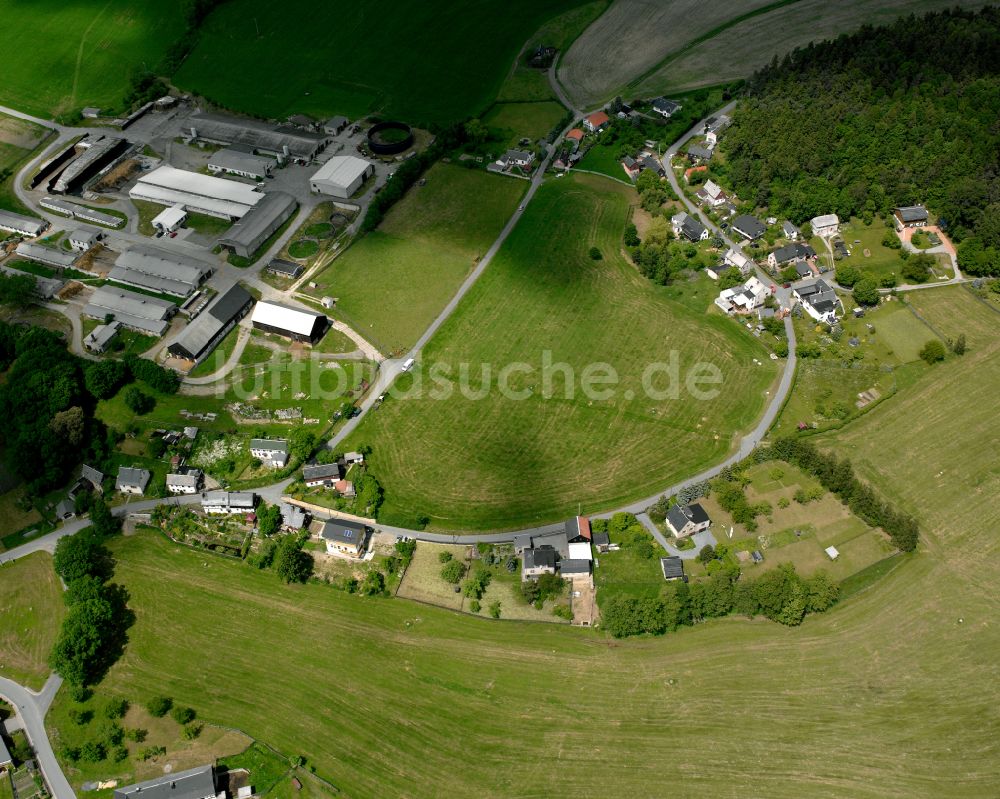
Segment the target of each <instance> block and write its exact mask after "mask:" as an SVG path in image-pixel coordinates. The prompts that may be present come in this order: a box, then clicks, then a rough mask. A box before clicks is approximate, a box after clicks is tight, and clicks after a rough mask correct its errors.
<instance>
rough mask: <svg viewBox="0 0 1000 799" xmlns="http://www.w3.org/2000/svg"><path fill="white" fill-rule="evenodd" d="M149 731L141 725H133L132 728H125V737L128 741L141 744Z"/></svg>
mask: <svg viewBox="0 0 1000 799" xmlns="http://www.w3.org/2000/svg"><path fill="white" fill-rule="evenodd" d="M148 734H149V733H148V732H147V731H146V730H144V729H142V728H141V727H135V728H132V729H127V730H125V739H126V740H128V741H134V742H135V743H137V744H141V743H142V742H143V741H145V740H146V736H147V735H148Z"/></svg>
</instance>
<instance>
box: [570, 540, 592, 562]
mask: <svg viewBox="0 0 1000 799" xmlns="http://www.w3.org/2000/svg"><path fill="white" fill-rule="evenodd" d="M569 559H570V560H593V556H592V555H591V554H590V544H588V543H586V542H585V541H580V542H579V543H576V544H570V545H569Z"/></svg>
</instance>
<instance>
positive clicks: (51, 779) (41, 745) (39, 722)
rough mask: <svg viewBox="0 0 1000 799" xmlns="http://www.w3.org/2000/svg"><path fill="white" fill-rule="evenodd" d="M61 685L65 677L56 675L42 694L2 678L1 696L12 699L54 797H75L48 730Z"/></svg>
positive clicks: (0, 684) (0, 680) (61, 798)
mask: <svg viewBox="0 0 1000 799" xmlns="http://www.w3.org/2000/svg"><path fill="white" fill-rule="evenodd" d="M60 685H62V679H61V678H60V677H59V676H58V675H56V674H53V675H51V676H50V677H49V679H48V681H47V682H46V683H45V686H44V687H43V688H42V690H41V691H40V692H39V693H37V694H36V693H35V692H33V691H30V690H28V689H27V688H24V687H23V686H21V685H18V684H17V683H16V682H14V681H12V680H8V679H6V678H5V677H0V697H3V698H4V699H6V700H7V701H8V702H10V703H11V704H12V705H13V706H14V707H15V709H16V710H17V715H18V718H19V719H20V721H21V726H22V728H23V729H24V731H25V733H26V734H27V736H28V741H29V742H30V743H31V746H32V747H33V748H34V750H35V757H36V759H37V761H38V765H39V767H40V768H41V770H42V774H43V775H45V781H46V782H47V783H48V785H49V788H51V789H52V795H53V796H54V797H55V799H75V797H76V794H74V793H73V789H72V788H71V787H70V784H69V780H67V779H66V775H65V774H63V772H62V769H61V768H60V767H59V761H58V760H56V756H55V753H54V752H53V751H52V745H51V744H50V743H49V738H48V735H46V733H45V714H46V713H47V712H48V709H49V707H50V706H51V704H52V700H53V699H55V696H56V691H58V690H59V686H60Z"/></svg>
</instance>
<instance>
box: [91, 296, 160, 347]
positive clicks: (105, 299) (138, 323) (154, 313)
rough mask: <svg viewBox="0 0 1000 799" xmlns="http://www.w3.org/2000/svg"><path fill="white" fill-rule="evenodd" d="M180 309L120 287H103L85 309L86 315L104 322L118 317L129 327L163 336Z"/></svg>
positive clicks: (92, 297)
mask: <svg viewBox="0 0 1000 799" xmlns="http://www.w3.org/2000/svg"><path fill="white" fill-rule="evenodd" d="M175 308H176V306H175V305H174V304H173V303H172V302H167V301H166V300H161V299H160V298H159V297H149V296H147V295H145V294H137V293H136V292H134V291H128V290H127V289H122V288H118V287H117V286H101V287H100V288H99V289H97V290H96V291H95V292H94V293H93V294H92V295H91V297H90V302H89V303H87V305H86V307H84V309H83V313H84V315H85V316H89V317H92V318H94V319H103V318H104V317H105V316H107V315H108V314H111V315H112V316H114V318H115V319H117V320H118V321H119V322H121V323H122V324H123V325H125V326H126V327H131V328H134V329H136V330H144V331H147V332H149V333H154V334H155V335H158V336H161V335H163V333H164V332H165V331H166V329H167V328H168V327H169V326H170V323H169V321H167V320H168V319H169V318H170V316H171V314H172V313H173V311H174V309H175Z"/></svg>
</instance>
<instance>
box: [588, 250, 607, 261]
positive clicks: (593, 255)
mask: <svg viewBox="0 0 1000 799" xmlns="http://www.w3.org/2000/svg"><path fill="white" fill-rule="evenodd" d="M590 257H591V259H592V260H594V261H600V260H601V259H602V258H603V257H604V256H603V255H601V251H600V250H599V249H597V247H591V248H590Z"/></svg>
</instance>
